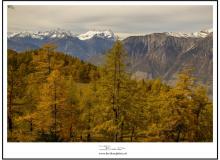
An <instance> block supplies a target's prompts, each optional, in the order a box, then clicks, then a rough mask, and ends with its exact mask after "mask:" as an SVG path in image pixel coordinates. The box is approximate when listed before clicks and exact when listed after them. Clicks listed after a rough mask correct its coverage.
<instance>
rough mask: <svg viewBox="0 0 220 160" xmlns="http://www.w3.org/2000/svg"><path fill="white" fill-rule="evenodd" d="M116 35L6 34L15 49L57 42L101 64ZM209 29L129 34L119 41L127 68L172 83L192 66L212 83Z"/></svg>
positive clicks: (49, 32)
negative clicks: (122, 46) (125, 56)
mask: <svg viewBox="0 0 220 160" xmlns="http://www.w3.org/2000/svg"><path fill="white" fill-rule="evenodd" d="M115 40H116V36H115V35H114V33H113V32H112V31H110V30H107V31H97V30H96V31H88V32H86V33H84V34H80V35H75V34H73V33H72V32H68V31H64V30H60V29H58V30H52V31H46V32H21V33H13V34H10V35H9V36H8V48H10V49H14V50H16V51H23V50H26V49H35V48H39V47H40V46H41V45H42V44H44V43H47V42H52V43H56V44H57V45H58V46H59V47H58V50H59V51H63V52H65V53H67V54H72V55H74V56H77V57H79V58H81V59H83V60H87V61H90V62H92V63H94V64H101V63H102V62H103V61H104V59H103V55H104V54H105V52H106V51H107V50H108V49H110V48H111V47H112V45H113V43H114V41H115ZM212 41H213V37H212V29H209V30H202V31H199V32H194V33H181V32H176V33H175V32H164V33H152V34H147V35H145V36H130V37H128V38H126V39H124V40H123V41H122V42H123V44H124V47H125V49H126V50H127V52H128V69H129V70H130V71H131V72H132V73H133V75H134V76H135V77H136V78H137V79H141V78H146V77H147V78H157V77H160V78H162V79H164V80H166V81H169V82H172V81H173V80H174V79H175V76H176V74H177V73H178V72H179V71H180V70H181V69H182V68H183V67H185V66H191V67H192V68H193V69H194V74H195V76H197V77H198V79H199V80H200V81H202V83H208V84H209V83H212V75H213V68H212V67H213V65H212V64H213V53H212V52H213V51H212V49H213V43H212Z"/></svg>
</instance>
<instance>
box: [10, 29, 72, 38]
mask: <svg viewBox="0 0 220 160" xmlns="http://www.w3.org/2000/svg"><path fill="white" fill-rule="evenodd" d="M66 36H74V34H73V33H72V32H70V31H66V30H62V29H59V28H58V29H54V30H49V31H37V32H31V31H24V32H16V33H9V34H8V38H13V37H19V38H24V37H31V38H33V39H43V38H64V37H66Z"/></svg>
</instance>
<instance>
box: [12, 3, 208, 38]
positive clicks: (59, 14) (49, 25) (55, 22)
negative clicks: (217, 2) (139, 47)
mask: <svg viewBox="0 0 220 160" xmlns="http://www.w3.org/2000/svg"><path fill="white" fill-rule="evenodd" d="M56 28H62V29H66V30H71V31H73V32H74V33H84V32H86V31H88V30H92V29H101V30H105V29H111V30H112V31H113V32H114V33H116V34H118V35H119V36H120V37H121V38H122V37H126V36H128V35H132V34H135V35H137V34H147V33H152V32H169V31H172V32H176V31H177V32H195V31H199V30H201V29H206V28H212V6H193V5H191V6H189V5H188V6H183V5H181V6H167V5H166V6H149V5H148V6H146V5H145V6H64V5H62V6H51V5H48V6H36V5H35V6H27V5H26V6H13V8H12V7H10V8H9V9H8V32H17V31H39V30H40V31H45V30H51V29H56Z"/></svg>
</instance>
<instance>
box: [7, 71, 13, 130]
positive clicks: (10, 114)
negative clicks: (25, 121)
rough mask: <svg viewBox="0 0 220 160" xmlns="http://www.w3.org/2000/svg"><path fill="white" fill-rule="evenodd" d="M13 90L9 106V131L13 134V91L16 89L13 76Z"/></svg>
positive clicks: (11, 90)
mask: <svg viewBox="0 0 220 160" xmlns="http://www.w3.org/2000/svg"><path fill="white" fill-rule="evenodd" d="M11 78H12V79H11V81H12V83H11V89H10V92H9V104H8V129H9V130H10V131H11V132H12V130H13V120H12V105H13V89H14V79H13V75H12V76H11Z"/></svg>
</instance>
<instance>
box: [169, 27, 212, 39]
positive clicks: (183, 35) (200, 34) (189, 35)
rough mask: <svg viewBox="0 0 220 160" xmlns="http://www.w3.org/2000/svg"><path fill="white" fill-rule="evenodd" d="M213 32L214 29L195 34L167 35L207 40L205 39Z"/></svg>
mask: <svg viewBox="0 0 220 160" xmlns="http://www.w3.org/2000/svg"><path fill="white" fill-rule="evenodd" d="M212 32H213V29H212V28H210V29H205V30H201V31H199V32H193V33H184V32H165V33H166V34H167V35H169V36H173V37H185V38H188V37H192V38H205V37H207V36H208V35H209V34H210V33H212Z"/></svg>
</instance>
